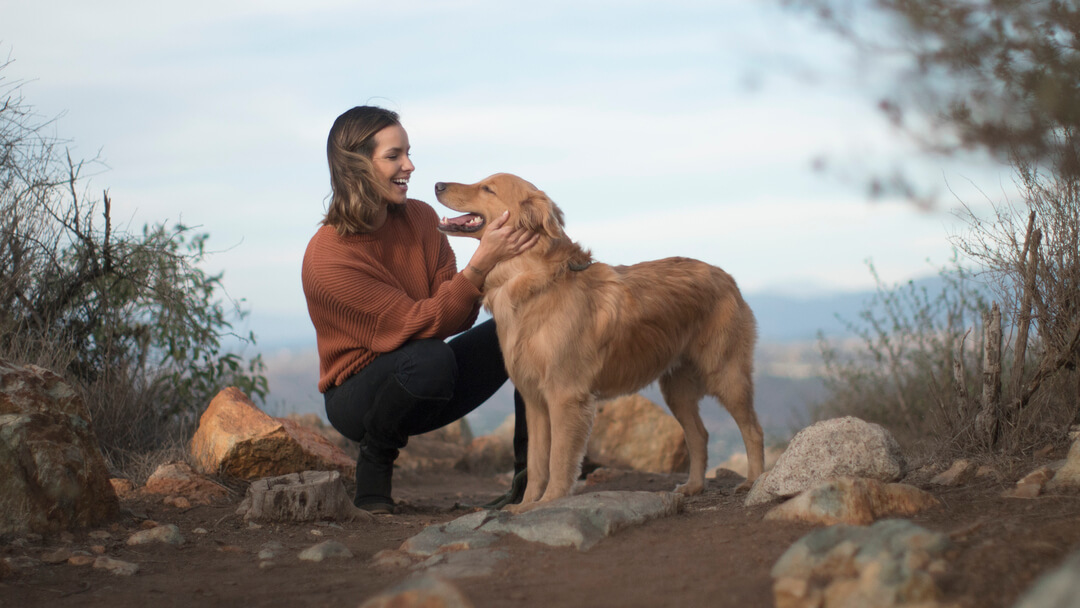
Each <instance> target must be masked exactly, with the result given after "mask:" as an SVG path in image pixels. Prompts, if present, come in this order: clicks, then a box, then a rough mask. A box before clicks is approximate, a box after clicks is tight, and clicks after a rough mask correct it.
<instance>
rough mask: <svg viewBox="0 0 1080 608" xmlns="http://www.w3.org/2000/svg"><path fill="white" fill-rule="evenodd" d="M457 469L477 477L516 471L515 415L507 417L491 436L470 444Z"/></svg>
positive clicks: (474, 440)
mask: <svg viewBox="0 0 1080 608" xmlns="http://www.w3.org/2000/svg"><path fill="white" fill-rule="evenodd" d="M456 467H457V468H458V469H460V470H462V471H466V472H469V473H475V474H477V475H494V474H496V473H504V472H507V471H512V470H514V415H513V414H510V415H509V416H507V417H506V419H504V420H503V422H502V424H500V425H499V427H498V428H496V429H495V430H494V431H493V432H492V433H491V434H490V435H483V436H481V437H477V438H475V439H473V440H472V441H471V442H469V444H468V445H467V446H466V448H465V454H464V455H463V456H462V457H461V460H460V461H458V463H457V465H456Z"/></svg>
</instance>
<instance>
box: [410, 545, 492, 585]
mask: <svg viewBox="0 0 1080 608" xmlns="http://www.w3.org/2000/svg"><path fill="white" fill-rule="evenodd" d="M509 557H510V554H509V553H507V552H506V551H497V550H495V549H474V550H471V551H453V552H449V553H439V554H437V555H432V556H431V557H429V558H427V559H426V560H424V561H423V562H421V563H419V564H416V565H415V566H413V568H412V569H413V570H418V571H423V572H424V574H427V575H434V576H438V577H440V578H446V579H459V578H476V577H487V576H491V575H492V574H494V573H495V570H496V569H497V568H498V567H499V566H500V565H502V563H503V562H505V561H506V560H507V559H509Z"/></svg>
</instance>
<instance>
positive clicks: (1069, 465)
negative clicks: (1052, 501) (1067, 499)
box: [1046, 440, 1080, 491]
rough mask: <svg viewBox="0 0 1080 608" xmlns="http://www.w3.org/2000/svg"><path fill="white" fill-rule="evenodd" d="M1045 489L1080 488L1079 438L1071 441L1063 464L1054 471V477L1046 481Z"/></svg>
mask: <svg viewBox="0 0 1080 608" xmlns="http://www.w3.org/2000/svg"><path fill="white" fill-rule="evenodd" d="M1046 489H1047V490H1050V491H1057V490H1077V489H1080V440H1077V441H1074V442H1073V444H1072V446H1071V447H1070V448H1069V454H1068V456H1066V457H1065V464H1064V465H1062V466H1061V468H1059V469H1058V470H1057V472H1056V473H1054V478H1053V479H1051V480H1050V481H1048V482H1047V483H1046Z"/></svg>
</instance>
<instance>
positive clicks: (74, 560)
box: [67, 554, 97, 566]
mask: <svg viewBox="0 0 1080 608" xmlns="http://www.w3.org/2000/svg"><path fill="white" fill-rule="evenodd" d="M96 559H97V558H96V557H94V556H93V555H82V554H79V555H72V556H71V557H69V558H68V562H67V563H69V564H71V565H72V566H89V565H90V564H92V563H94V560H96Z"/></svg>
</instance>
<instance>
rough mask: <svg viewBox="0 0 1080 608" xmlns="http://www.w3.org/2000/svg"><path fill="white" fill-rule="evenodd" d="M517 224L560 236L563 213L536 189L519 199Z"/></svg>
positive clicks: (555, 236) (549, 234)
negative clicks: (524, 197) (521, 199)
mask: <svg viewBox="0 0 1080 608" xmlns="http://www.w3.org/2000/svg"><path fill="white" fill-rule="evenodd" d="M517 224H518V226H520V227H522V228H525V229H526V230H529V231H531V232H539V233H541V234H544V235H547V236H549V237H551V238H558V237H560V236H562V228H563V225H564V224H563V214H562V210H561V209H559V207H558V206H556V205H555V203H554V202H553V201H552V200H551V199H550V198H548V197H547V195H546V194H544V193H543V192H541V191H539V190H537V191H536V192H532V193H530V194H529V196H528V197H527V198H526V199H525V200H523V201H521V205H520V212H519V214H518V222H517Z"/></svg>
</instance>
